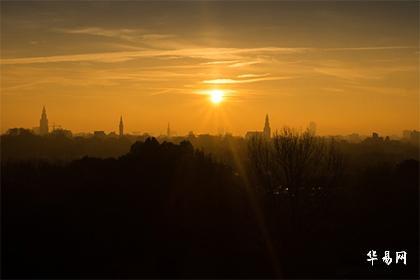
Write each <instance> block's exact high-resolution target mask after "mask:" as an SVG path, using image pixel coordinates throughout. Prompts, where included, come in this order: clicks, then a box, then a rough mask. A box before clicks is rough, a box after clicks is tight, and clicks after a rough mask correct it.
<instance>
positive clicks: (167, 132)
mask: <svg viewBox="0 0 420 280" xmlns="http://www.w3.org/2000/svg"><path fill="white" fill-rule="evenodd" d="M166 136H167V137H168V138H171V127H170V126H169V123H168V128H167V129H166Z"/></svg>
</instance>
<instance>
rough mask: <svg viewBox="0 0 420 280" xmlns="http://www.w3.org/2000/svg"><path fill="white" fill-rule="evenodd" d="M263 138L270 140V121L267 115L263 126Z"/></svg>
mask: <svg viewBox="0 0 420 280" xmlns="http://www.w3.org/2000/svg"><path fill="white" fill-rule="evenodd" d="M263 133H264V137H266V138H270V137H271V128H270V121H269V119H268V114H267V115H265V124H264V132H263Z"/></svg>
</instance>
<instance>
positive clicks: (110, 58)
mask: <svg viewBox="0 0 420 280" xmlns="http://www.w3.org/2000/svg"><path fill="white" fill-rule="evenodd" d="M267 52H268V53H288V52H296V50H294V49H290V48H272V47H267V48H264V47H263V48H192V49H173V50H158V49H142V50H138V51H120V52H105V53H88V54H69V55H56V56H42V57H24V58H6V59H1V61H0V63H1V64H4V65H5V64H31V63H54V62H79V61H91V62H121V61H127V60H132V59H136V58H146V57H173V56H178V57H189V58H201V59H208V60H224V59H225V60H226V59H227V60H230V59H238V58H243V57H242V56H240V55H245V54H253V55H255V54H261V53H267ZM244 63H245V64H246V63H248V64H249V63H253V62H244ZM245 64H244V65H245ZM237 66H239V65H237ZM232 67H235V66H232Z"/></svg>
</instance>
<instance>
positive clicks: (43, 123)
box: [39, 106, 48, 135]
mask: <svg viewBox="0 0 420 280" xmlns="http://www.w3.org/2000/svg"><path fill="white" fill-rule="evenodd" d="M39 134H41V135H47V134H48V119H47V112H46V111H45V106H44V107H43V108H42V114H41V119H40V120H39Z"/></svg>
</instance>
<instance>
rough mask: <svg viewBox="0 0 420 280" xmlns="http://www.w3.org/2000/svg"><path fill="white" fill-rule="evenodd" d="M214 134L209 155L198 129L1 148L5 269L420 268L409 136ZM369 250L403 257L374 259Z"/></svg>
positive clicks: (237, 272)
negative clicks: (28, 153) (39, 151)
mask: <svg viewBox="0 0 420 280" xmlns="http://www.w3.org/2000/svg"><path fill="white" fill-rule="evenodd" d="M2 139H3V138H2ZM207 140H208V141H210V138H207ZM220 141H223V142H217V141H215V142H209V143H213V144H212V146H211V149H212V153H211V154H209V153H208V152H206V149H205V148H202V149H196V148H194V147H197V146H198V145H199V144H200V143H201V144H203V143H204V142H199V141H197V138H195V137H194V138H192V137H191V138H190V141H181V142H180V143H179V144H173V143H169V142H163V143H159V142H158V141H157V140H156V139H154V138H149V139H147V140H146V141H139V142H135V143H134V144H133V145H131V147H130V148H129V151H128V152H127V153H126V154H124V155H121V156H118V157H115V158H103V159H100V158H93V157H83V158H81V159H77V160H73V161H65V162H60V163H57V162H51V161H39V160H30V161H28V160H24V161H16V160H6V161H2V166H1V168H2V170H1V171H2V177H1V183H2V190H1V191H2V274H3V276H5V277H6V278H58V277H70V278H92V277H96V278H152V277H153V278H154V277H156V278H177V277H180V278H293V277H296V278H340V277H341V278H343V277H344V278H372V277H373V278H416V277H418V261H419V259H418V255H419V254H418V253H419V251H418V248H419V246H418V245H419V244H418V236H419V230H418V225H419V216H418V210H419V209H418V190H419V161H418V157H417V158H416V157H415V156H416V155H415V152H416V150H415V149H413V148H412V146H404V145H403V144H399V143H380V144H375V145H372V144H371V143H362V144H358V145H359V146H357V145H355V144H348V143H341V142H336V141H333V140H331V139H326V138H321V137H317V136H316V135H314V134H312V133H311V132H310V131H305V132H296V131H293V130H290V129H285V130H283V131H281V132H280V133H279V134H277V135H275V136H274V137H273V138H272V139H264V138H253V139H250V140H249V141H244V140H243V139H242V140H241V139H238V138H234V137H232V138H229V137H224V138H221V140H220ZM3 144H4V143H3V141H2V156H3V148H4V146H3ZM206 145H207V146H209V145H208V144H206ZM206 145H203V146H202V147H205V146H206ZM219 145H221V146H222V147H223V148H219ZM369 145H371V146H369ZM389 145H391V146H389ZM392 145H394V146H392ZM208 150H209V149H208ZM417 151H418V150H417ZM370 250H376V251H377V252H378V254H382V253H383V251H385V250H390V251H392V252H395V251H402V250H404V251H407V253H408V256H407V257H408V261H407V263H408V264H407V266H404V265H401V264H395V263H393V264H392V265H391V266H389V267H388V266H386V265H385V264H384V263H383V262H381V259H380V258H379V261H378V262H377V264H376V265H375V266H373V267H372V266H371V265H370V263H368V262H367V261H366V259H367V255H366V254H367V253H368V252H369V251H370Z"/></svg>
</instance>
